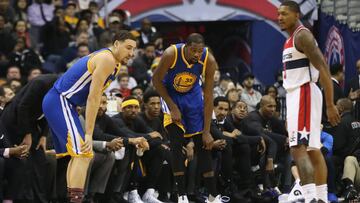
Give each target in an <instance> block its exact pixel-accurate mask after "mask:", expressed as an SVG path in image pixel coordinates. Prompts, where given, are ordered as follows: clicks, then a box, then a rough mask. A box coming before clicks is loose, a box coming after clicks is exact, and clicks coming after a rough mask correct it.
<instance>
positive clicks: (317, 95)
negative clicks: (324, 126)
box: [286, 82, 323, 149]
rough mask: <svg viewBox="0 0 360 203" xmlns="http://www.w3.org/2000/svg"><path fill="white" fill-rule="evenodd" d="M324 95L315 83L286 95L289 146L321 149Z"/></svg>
mask: <svg viewBox="0 0 360 203" xmlns="http://www.w3.org/2000/svg"><path fill="white" fill-rule="evenodd" d="M322 100H323V98H322V93H321V91H320V89H319V87H318V86H317V85H316V84H315V83H313V82H310V83H306V84H303V85H302V86H301V87H299V88H296V89H294V90H291V91H288V92H287V94H286V108H287V109H286V111H287V128H288V133H289V145H290V147H292V146H297V145H306V146H308V149H311V148H313V149H320V148H321V142H320V133H321V127H320V126H321V116H322Z"/></svg>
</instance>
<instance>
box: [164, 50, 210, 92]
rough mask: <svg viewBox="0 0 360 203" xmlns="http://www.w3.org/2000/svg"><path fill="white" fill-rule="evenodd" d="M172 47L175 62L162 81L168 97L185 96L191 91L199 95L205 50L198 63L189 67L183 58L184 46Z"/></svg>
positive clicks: (205, 55) (206, 53)
mask: <svg viewBox="0 0 360 203" xmlns="http://www.w3.org/2000/svg"><path fill="white" fill-rule="evenodd" d="M173 47H174V49H175V60H174V63H173V65H172V66H171V67H170V69H169V70H168V72H167V74H166V76H165V78H164V80H163V83H164V85H165V87H166V89H167V90H168V92H169V95H170V96H172V95H174V94H179V93H180V94H186V93H190V92H193V91H196V92H198V93H199V94H201V87H200V83H199V80H200V77H201V75H203V73H204V72H205V68H206V64H205V63H206V61H207V57H208V50H207V48H204V51H203V54H202V56H201V58H200V61H198V62H197V63H195V64H192V65H190V64H189V63H188V62H187V61H186V59H185V56H184V47H185V44H176V45H173Z"/></svg>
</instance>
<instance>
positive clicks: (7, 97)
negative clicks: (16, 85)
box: [4, 87, 15, 104]
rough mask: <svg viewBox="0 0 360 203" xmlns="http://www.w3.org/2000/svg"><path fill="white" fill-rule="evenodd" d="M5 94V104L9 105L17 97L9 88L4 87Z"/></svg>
mask: <svg viewBox="0 0 360 203" xmlns="http://www.w3.org/2000/svg"><path fill="white" fill-rule="evenodd" d="M4 92H5V104H7V103H8V102H10V101H11V100H12V98H13V97H14V96H15V93H14V91H12V89H10V88H9V87H4Z"/></svg>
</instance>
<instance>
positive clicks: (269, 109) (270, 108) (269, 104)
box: [260, 96, 276, 118]
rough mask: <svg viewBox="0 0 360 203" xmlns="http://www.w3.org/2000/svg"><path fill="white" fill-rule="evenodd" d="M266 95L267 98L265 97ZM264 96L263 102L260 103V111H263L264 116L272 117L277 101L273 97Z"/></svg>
mask: <svg viewBox="0 0 360 203" xmlns="http://www.w3.org/2000/svg"><path fill="white" fill-rule="evenodd" d="M264 97H266V99H264ZM264 97H263V98H262V100H263V101H262V104H261V103H260V111H261V112H262V113H263V116H264V117H266V118H271V117H273V116H274V114H275V110H276V102H275V99H274V98H272V97H267V96H264Z"/></svg>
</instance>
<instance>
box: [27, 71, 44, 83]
mask: <svg viewBox="0 0 360 203" xmlns="http://www.w3.org/2000/svg"><path fill="white" fill-rule="evenodd" d="M41 74H42V72H41V70H40V69H39V68H36V69H32V70H31V71H30V73H29V76H28V81H31V80H32V79H34V78H36V77H38V76H39V75H41Z"/></svg>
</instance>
